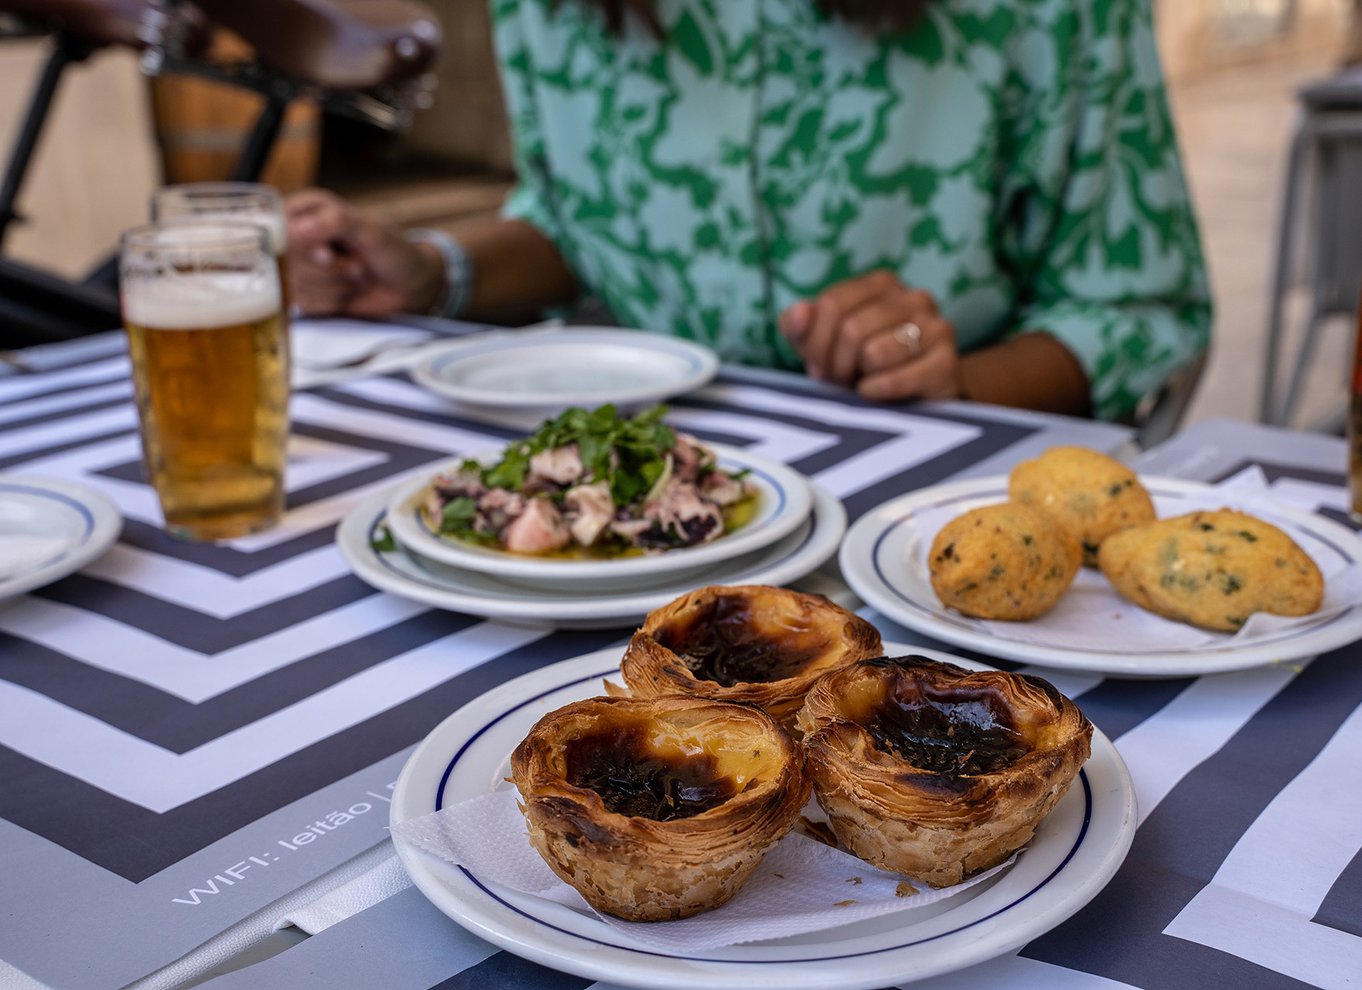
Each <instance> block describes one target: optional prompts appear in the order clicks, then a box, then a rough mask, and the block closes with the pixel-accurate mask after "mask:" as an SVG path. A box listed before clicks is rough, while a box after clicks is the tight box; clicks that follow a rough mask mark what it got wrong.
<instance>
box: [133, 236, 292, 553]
mask: <svg viewBox="0 0 1362 990" xmlns="http://www.w3.org/2000/svg"><path fill="white" fill-rule="evenodd" d="M119 269H120V271H119V274H120V279H121V285H122V289H121V294H122V304H123V322H124V324H125V326H126V328H127V333H128V349H129V352H130V354H131V356H132V367H133V384H134V388H135V391H136V395H137V407H138V413H139V415H140V420H141V431H142V448H143V457H144V460H145V462H146V466H147V472H148V474H149V475H150V478H151V482H152V484H153V485H154V486H155V488H156V493H157V496H158V497H159V499H160V502H161V508H162V511H163V513H164V515H165V522H166V528H167V529H168V530H169V531H170V532H171V533H172V534H174V535H176V536H180V537H183V538H186V539H193V540H222V539H229V538H231V537H236V536H242V535H245V534H247V533H252V532H256V531H258V530H261V529H265V528H267V527H269V526H271V525H273V524H274V523H275V522H277V521H278V519H279V517H280V515H281V514H282V512H283V505H284V485H283V475H284V448H285V442H286V439H287V435H288V397H289V384H288V381H289V379H288V373H289V369H288V347H287V330H286V326H285V322H284V318H283V312H282V309H281V296H280V285H279V271H278V268H277V266H276V264H275V258H274V252H273V247H272V245H271V243H270V241H269V237H268V235H267V234H266V232H265V231H264V230H263V229H262V228H261V227H259V226H255V225H253V224H249V223H235V222H225V221H217V220H198V221H194V220H181V221H175V222H167V223H160V224H150V225H148V226H145V227H139V228H137V229H135V230H132V231H129V232H128V233H126V234H125V235H124V236H123V240H122V245H121V252H120V264H119Z"/></svg>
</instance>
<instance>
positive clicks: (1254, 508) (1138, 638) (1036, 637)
mask: <svg viewBox="0 0 1362 990" xmlns="http://www.w3.org/2000/svg"><path fill="white" fill-rule="evenodd" d="M1154 507H1155V511H1156V512H1157V515H1158V518H1160V519H1166V518H1169V517H1171V516H1177V515H1184V514H1186V513H1188V512H1195V511H1197V510H1199V509H1209V510H1214V509H1221V508H1231V509H1238V510H1240V511H1241V512H1247V513H1249V514H1251V515H1255V516H1258V517H1260V518H1262V519H1264V520H1265V521H1267V522H1270V523H1272V524H1273V525H1275V526H1278V527H1279V528H1281V529H1284V530H1285V531H1286V532H1287V534H1288V535H1290V536H1291V538H1292V539H1294V540H1296V542H1297V543H1299V544H1300V546H1301V549H1302V550H1304V551H1305V552H1306V553H1307V554H1309V555H1310V556H1311V557H1312V558H1313V559H1314V561H1315V563H1316V564H1317V565H1318V566H1319V569H1320V572H1321V573H1322V574H1323V576H1324V602H1323V604H1321V606H1320V607H1319V609H1318V610H1317V611H1315V612H1312V613H1310V614H1309V615H1305V616H1300V617H1291V616H1283V615H1270V614H1268V613H1266V612H1255V613H1254V614H1253V615H1252V616H1251V617H1250V618H1249V621H1248V622H1246V623H1244V626H1243V628H1242V629H1240V630H1239V631H1238V632H1236V633H1234V634H1233V635H1230V634H1227V633H1216V632H1210V631H1208V630H1205V629H1199V628H1197V627H1196V626H1190V625H1187V624H1186V623H1182V622H1175V621H1174V620H1172V619H1166V618H1164V617H1163V616H1160V615H1155V614H1154V613H1153V612H1149V611H1146V610H1145V609H1142V608H1140V607H1139V606H1138V605H1136V604H1134V603H1133V602H1131V601H1129V600H1128V599H1126V598H1123V597H1121V595H1119V594H1117V593H1116V591H1115V589H1113V588H1112V587H1111V585H1110V584H1109V583H1108V582H1107V579H1106V578H1105V577H1103V576H1102V574H1101V572H1100V571H1097V570H1095V569H1094V568H1091V567H1084V568H1081V569H1080V570H1079V572H1078V575H1077V576H1076V577H1075V578H1074V582H1073V584H1072V585H1070V586H1069V589H1068V590H1067V591H1066V592H1065V593H1064V596H1063V597H1062V598H1060V600H1059V603H1058V604H1057V605H1056V606H1055V607H1054V608H1053V609H1051V610H1050V611H1049V612H1047V613H1046V614H1045V615H1042V616H1041V617H1040V618H1038V619H1031V620H1029V621H1027V622H999V621H989V620H985V619H964V617H961V616H956V618H958V619H963V621H968V622H971V623H972V624H974V625H976V626H978V628H980V629H982V630H985V631H987V633H988V634H989V635H990V636H994V637H997V638H998V639H1007V640H1012V641H1013V642H1020V643H1035V644H1037V645H1042V646H1048V647H1057V648H1065V649H1094V650H1100V649H1110V647H1111V645H1112V643H1113V642H1114V641H1119V642H1124V643H1138V644H1139V648H1140V649H1141V650H1144V651H1159V650H1167V651H1177V650H1188V649H1196V648H1200V647H1205V646H1206V645H1208V644H1214V643H1220V642H1225V643H1233V642H1240V641H1248V640H1253V639H1256V638H1258V637H1261V636H1263V635H1265V634H1267V633H1270V632H1275V631H1278V630H1282V629H1290V628H1292V627H1295V626H1300V627H1306V626H1312V625H1316V624H1318V623H1319V622H1320V621H1321V620H1324V619H1327V618H1330V617H1331V616H1334V615H1337V614H1339V613H1341V612H1345V611H1347V610H1348V609H1350V608H1353V607H1355V606H1356V605H1357V603H1358V602H1359V601H1362V567H1359V566H1358V565H1357V564H1354V563H1352V562H1350V561H1349V560H1348V559H1346V558H1344V557H1343V556H1341V555H1340V554H1339V552H1338V551H1337V550H1335V549H1334V548H1333V547H1330V546H1328V545H1326V544H1324V543H1321V542H1320V541H1318V540H1315V539H1312V538H1311V537H1309V536H1308V535H1307V534H1304V533H1301V532H1300V531H1299V530H1297V529H1296V528H1294V527H1292V526H1291V525H1290V524H1289V523H1283V521H1282V519H1281V508H1282V506H1281V504H1280V503H1278V502H1277V501H1276V500H1274V499H1273V497H1272V494H1271V491H1270V489H1269V487H1268V484H1267V481H1266V479H1265V478H1264V477H1263V474H1262V472H1261V471H1260V470H1258V469H1257V468H1253V469H1251V470H1248V471H1245V472H1243V473H1241V474H1239V475H1236V476H1235V477H1233V478H1231V479H1229V480H1227V481H1225V482H1223V483H1222V484H1220V485H1218V486H1216V487H1214V488H1208V489H1207V490H1206V493H1205V494H1204V495H1183V496H1179V497H1177V498H1174V499H1164V498H1160V497H1159V496H1157V495H1155V497H1154ZM1293 508H1294V507H1293ZM961 511H962V510H961V508H960V507H959V506H958V505H953V506H949V507H943V508H936V509H931V510H929V511H927V512H923V513H921V514H920V515H915V516H914V519H913V525H914V528H915V530H916V540H915V541H914V544H913V547H912V554H913V558H914V559H913V560H912V561H910V562H909V565H910V566H912V567H915V568H917V569H918V572H919V573H921V574H926V573H928V564H927V554H928V553H929V551H930V549H931V545H932V540H933V538H934V537H935V536H936V534H937V531H938V530H940V529H941V527H942V526H944V525H945V524H946V523H947V522H949V521H950V520H951V519H953V518H954V517H955V516H957V515H959V514H960V512H961Z"/></svg>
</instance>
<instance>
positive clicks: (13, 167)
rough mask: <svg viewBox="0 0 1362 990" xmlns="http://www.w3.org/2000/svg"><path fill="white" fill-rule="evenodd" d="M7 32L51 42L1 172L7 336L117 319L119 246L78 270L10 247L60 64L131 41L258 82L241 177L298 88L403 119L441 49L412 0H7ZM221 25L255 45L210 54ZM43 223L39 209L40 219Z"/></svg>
mask: <svg viewBox="0 0 1362 990" xmlns="http://www.w3.org/2000/svg"><path fill="white" fill-rule="evenodd" d="M0 19H3V22H2V23H0V28H2V29H3V30H4V31H5V32H6V33H8V34H10V35H16V34H17V35H22V36H35V35H43V36H49V37H50V38H51V51H50V54H49V55H48V58H47V60H46V62H45V64H44V65H43V68H42V70H41V72H40V74H39V77H38V79H37V81H36V83H35V85H34V88H33V91H32V93H31V94H30V96H29V103H28V108H27V111H26V113H25V116H24V118H23V120H22V122H21V124H20V127H19V130H18V133H17V135H16V137H15V140H14V142H13V145H12V147H11V149H10V154H9V160H8V163H7V164H6V167H5V172H4V177H3V180H0V344H3V346H6V347H21V346H27V345H30V344H37V343H44V342H49V341H56V340H66V339H69V338H72V337H77V336H82V335H84V334H88V333H93V332H98V331H102V330H108V329H111V328H112V327H115V326H117V325H118V324H119V312H118V295H117V284H116V282H117V279H116V267H115V265H114V262H113V259H112V257H111V258H110V259H109V260H108V261H106V262H104V263H103V264H101V265H100V266H98V267H97V268H96V269H95V270H94V271H92V272H91V273H90V274H89V275H88V276H87V277H86V278H84V279H82V280H80V281H72V280H69V279H64V278H60V277H58V276H56V275H54V274H52V273H49V272H45V271H42V270H40V269H37V268H35V267H33V266H31V265H25V264H22V263H20V262H17V261H15V260H12V259H8V258H5V257H4V256H3V247H4V238H5V233H6V232H7V230H8V229H9V228H10V227H11V226H12V225H13V224H14V223H15V222H19V221H22V220H25V219H26V218H23V217H21V215H20V214H19V212H18V209H17V206H16V204H17V202H18V199H19V194H20V192H21V190H22V187H23V182H24V179H25V177H26V175H27V174H28V172H29V169H30V166H31V164H32V156H33V151H34V149H35V148H36V146H37V143H38V139H39V137H40V136H41V134H42V129H43V125H44V123H45V122H46V120H47V118H48V115H49V113H50V111H51V108H52V100H53V98H54V96H55V95H56V92H57V88H58V85H59V83H60V81H61V77H62V75H63V73H64V72H65V71H66V70H67V69H68V68H69V67H70V66H71V65H72V64H75V63H78V62H81V61H84V60H85V59H87V58H89V57H90V56H91V55H93V54H94V53H96V52H98V51H100V50H101V49H105V48H110V47H125V48H132V49H134V50H136V51H138V52H140V53H141V64H142V67H143V69H144V70H145V71H146V72H147V73H148V74H150V75H159V74H169V73H178V74H184V75H196V76H201V77H203V78H207V79H212V80H214V81H217V82H221V83H226V84H229V85H231V86H233V87H239V88H241V89H244V90H249V91H251V92H254V93H258V94H260V96H261V97H263V101H262V104H261V109H260V111H259V113H258V115H257V117H256V118H255V121H254V123H253V125H252V126H251V127H250V129H249V131H248V132H247V133H246V134H244V135H243V136H242V141H241V147H240V150H239V152H238V154H237V156H236V161H235V165H234V167H233V169H232V174H231V176H230V178H233V179H238V180H242V181H252V180H255V179H257V178H259V176H260V174H261V171H262V170H263V168H264V166H265V162H266V161H267V159H268V158H269V155H270V152H271V150H272V149H273V147H274V145H275V143H276V141H277V140H278V137H279V132H280V126H281V123H282V121H283V119H284V112H285V110H286V109H287V108H288V106H289V105H290V104H291V103H292V102H293V101H294V100H297V99H299V98H303V97H306V98H309V99H313V100H316V101H317V102H318V103H319V104H320V106H321V107H322V109H323V111H324V112H329V113H336V114H341V115H345V116H349V117H355V118H358V119H361V120H363V121H365V122H367V123H370V124H373V125H375V126H378V127H381V128H385V129H390V130H395V129H400V128H403V127H405V126H406V125H407V123H408V122H409V120H410V115H411V112H412V110H413V109H415V108H417V107H420V106H423V105H425V104H426V103H427V102H428V101H429V100H430V98H431V91H432V89H433V87H434V75H433V73H432V69H433V67H434V65H435V62H436V60H437V59H438V57H439V53H440V48H441V41H442V39H441V34H440V28H439V25H438V22H436V21H435V19H434V18H433V17H432V16H430V14H429V12H428V11H427V9H426V8H425V7H423V6H421V5H420V4H418V3H414V2H412V0H194V2H193V3H189V2H187V0H0ZM215 26H221V27H223V28H227V29H229V30H230V31H232V32H235V33H236V34H237V35H238V36H240V37H241V39H242V40H244V41H245V42H246V44H247V45H249V46H250V51H251V54H250V56H249V57H247V58H243V59H240V60H237V61H232V62H227V63H223V62H219V61H214V60H210V59H208V58H206V57H205V53H206V51H207V48H208V43H209V40H210V38H211V36H212V30H213V28H214V27H215ZM35 222H39V223H40V222H41V218H35Z"/></svg>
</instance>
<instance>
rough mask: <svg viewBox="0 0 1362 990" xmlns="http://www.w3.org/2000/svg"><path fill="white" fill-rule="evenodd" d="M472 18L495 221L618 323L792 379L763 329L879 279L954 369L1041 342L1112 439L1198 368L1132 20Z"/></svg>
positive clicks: (1079, 8) (1110, 10)
mask: <svg viewBox="0 0 1362 990" xmlns="http://www.w3.org/2000/svg"><path fill="white" fill-rule="evenodd" d="M491 9H492V12H493V24H494V32H495V40H496V44H497V48H498V54H499V58H500V60H501V64H502V74H503V82H504V85H505V90H506V97H507V104H508V107H509V111H510V115H511V124H512V133H513V136H514V139H515V146H516V165H517V171H518V178H519V182H518V186H517V189H516V190H515V192H514V193H513V195H512V196H511V198H510V200H509V201H508V203H507V205H506V208H505V212H506V214H507V215H508V216H512V217H519V218H522V219H524V220H527V221H529V222H530V223H533V224H534V225H535V226H537V227H538V228H540V229H541V230H542V231H544V233H546V234H547V235H548V236H549V237H550V238H551V239H552V240H553V241H554V242H555V243H556V244H557V245H558V246H559V248H560V249H561V250H562V251H563V253H564V255H565V256H566V257H567V259H568V261H569V263H570V264H571V265H572V267H573V269H574V270H575V271H576V273H577V274H578V276H579V278H580V280H581V282H582V284H583V285H584V286H586V287H588V288H589V289H590V290H591V291H593V292H594V293H595V294H596V295H598V296H599V297H600V299H601V300H602V302H604V304H605V305H606V306H607V307H609V309H610V310H611V312H612V313H613V314H614V316H615V317H616V319H618V320H619V322H621V323H622V324H625V325H628V326H635V327H641V328H644V329H648V330H652V331H656V332H664V333H672V334H677V335H680V336H684V337H689V338H693V339H696V340H701V341H704V342H706V343H708V344H710V345H711V346H713V347H714V348H715V350H717V351H718V352H719V354H720V355H721V356H722V357H723V358H724V359H725V360H728V361H735V362H742V363H747V364H755V365H764V366H769V367H778V368H798V367H800V364H799V359H798V357H797V356H796V354H795V352H794V350H793V349H792V348H791V347H790V346H789V345H788V344H787V343H786V342H785V341H784V340H783V339H782V337H781V335H780V333H779V332H778V331H777V329H776V320H777V317H778V315H779V314H780V312H781V311H782V310H783V309H784V308H785V307H786V306H788V305H790V304H791V303H793V302H796V301H797V300H800V299H805V298H809V297H811V296H813V295H815V294H816V293H818V292H819V291H820V290H822V289H824V288H826V287H827V286H829V285H832V284H833V283H835V282H838V281H840V280H843V279H846V278H850V277H853V276H856V275H860V274H864V273H866V272H868V271H871V270H873V269H876V268H888V269H890V270H892V271H894V272H895V273H897V274H898V276H899V277H900V279H901V280H902V281H903V282H904V283H905V284H908V285H911V286H917V287H921V288H923V289H926V290H928V291H930V292H931V293H932V294H933V295H934V296H935V297H936V298H937V300H938V302H939V303H940V305H941V308H942V311H943V313H944V314H945V315H946V317H947V318H949V319H950V320H951V321H952V322H953V323H954V324H955V327H956V331H957V335H958V342H959V344H960V347H961V350H964V351H967V350H970V349H972V348H976V347H979V346H981V345H984V344H987V343H989V342H990V341H995V340H998V339H1000V338H1002V337H1005V336H1007V335H1009V334H1013V333H1018V332H1021V331H1023V330H1044V331H1048V332H1050V333H1053V334H1055V335H1056V336H1057V337H1059V338H1060V339H1061V340H1062V341H1063V342H1064V343H1065V344H1067V345H1068V347H1069V348H1070V349H1071V350H1072V351H1073V352H1074V354H1076V355H1077V356H1078V358H1079V360H1080V361H1081V362H1082V364H1083V367H1084V368H1085V369H1086V371H1087V373H1088V376H1089V378H1090V380H1091V382H1092V388H1093V407H1094V411H1095V412H1096V414H1097V415H1099V416H1102V417H1107V418H1114V417H1118V416H1121V415H1124V414H1126V413H1128V412H1129V411H1130V410H1131V409H1132V408H1133V407H1134V406H1135V404H1136V403H1137V402H1138V400H1139V398H1140V397H1141V396H1142V395H1144V394H1145V393H1147V392H1150V391H1152V390H1154V389H1155V388H1157V387H1158V386H1159V385H1160V384H1161V383H1162V382H1163V381H1164V380H1165V379H1166V377H1167V376H1168V375H1169V373H1170V372H1171V371H1173V370H1174V369H1175V368H1177V367H1179V366H1180V365H1182V364H1184V363H1186V362H1187V361H1188V360H1189V359H1191V358H1192V357H1194V356H1195V355H1197V354H1199V353H1200V352H1201V351H1203V350H1204V349H1205V348H1206V346H1207V342H1208V338H1209V333H1210V301H1209V292H1208V288H1207V282H1206V275H1205V269H1204V264H1203V260H1202V255H1201V247H1200V243H1199V239H1198V235H1197V229H1196V223H1195V220H1194V218H1193V215H1192V211H1191V207H1190V204H1189V202H1188V195H1187V188H1186V184H1185V182H1184V179H1183V175H1182V170H1181V166H1180V163H1179V160H1178V154H1177V145H1176V141H1175V138H1174V133H1173V129H1172V125H1171V121H1170V118H1169V113H1168V107H1167V101H1166V96H1165V92H1164V86H1163V79H1162V74H1161V71H1160V68H1159V62H1158V56H1157V53H1156V50H1155V45H1154V38H1153V33H1152V29H1151V21H1150V12H1149V4H1148V0H1013V2H1006V0H936V2H935V3H933V4H931V6H930V7H929V13H928V15H927V17H926V18H925V20H924V21H923V22H922V23H921V25H920V26H919V27H918V28H916V29H915V30H914V31H912V32H911V33H910V34H909V35H908V36H907V37H902V38H894V39H891V38H885V37H874V36H872V34H871V33H870V32H868V31H867V30H865V29H864V28H861V27H858V26H856V25H850V24H847V23H845V22H843V21H841V20H838V19H836V18H826V17H824V16H822V15H821V14H820V13H819V11H818V9H817V7H816V6H815V4H814V3H813V2H812V0H658V2H657V12H658V15H659V19H660V20H661V22H662V24H663V26H664V28H665V37H664V38H663V39H662V40H658V39H656V38H654V37H653V36H652V35H651V34H650V33H649V32H647V31H646V30H645V29H644V28H643V27H642V26H641V25H639V24H632V25H631V27H630V28H629V29H628V30H627V31H626V32H625V33H624V35H623V36H622V37H615V36H613V35H611V34H609V33H607V32H606V30H605V28H604V24H603V19H602V18H601V16H600V15H599V13H598V12H597V11H595V10H594V9H592V8H590V7H589V6H588V5H585V4H582V3H578V2H574V0H559V2H558V3H556V4H555V3H554V2H553V0H491Z"/></svg>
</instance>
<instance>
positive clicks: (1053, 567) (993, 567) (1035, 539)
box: [927, 502, 1082, 620]
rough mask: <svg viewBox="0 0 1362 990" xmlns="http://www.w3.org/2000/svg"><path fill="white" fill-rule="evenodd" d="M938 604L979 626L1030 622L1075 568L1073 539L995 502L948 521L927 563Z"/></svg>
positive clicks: (1025, 511)
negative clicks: (980, 623)
mask: <svg viewBox="0 0 1362 990" xmlns="http://www.w3.org/2000/svg"><path fill="white" fill-rule="evenodd" d="M927 561H928V570H929V571H930V573H931V580H932V588H933V590H935V591H936V594H937V597H938V598H940V599H941V601H942V603H943V604H945V605H948V606H949V607H951V608H953V609H956V610H957V611H960V612H963V613H964V614H965V615H972V616H975V617H976V618H980V619H1009V620H1024V619H1034V618H1036V617H1037V616H1040V615H1044V614H1045V613H1046V612H1048V611H1049V610H1050V609H1051V608H1053V607H1054V604H1055V602H1057V601H1059V598H1060V596H1061V595H1063V594H1064V592H1065V590H1066V589H1067V588H1068V587H1069V584H1070V582H1072V581H1073V579H1074V575H1075V574H1077V573H1078V568H1079V567H1080V566H1081V561H1082V552H1081V551H1080V550H1079V546H1078V539H1077V538H1076V537H1075V536H1074V535H1073V534H1072V533H1069V532H1068V531H1067V530H1064V529H1061V528H1060V527H1058V526H1056V525H1054V523H1053V522H1051V520H1050V518H1049V517H1048V516H1046V515H1044V514H1043V513H1041V512H1040V511H1038V510H1036V509H1033V508H1032V507H1030V506H1028V505H1021V504H1019V503H1017V502H1001V503H998V504H997V505H985V506H981V507H980V508H977V509H971V510H970V511H968V512H966V513H964V514H963V515H960V516H957V517H956V518H955V519H952V520H951V521H950V522H948V523H947V524H946V525H945V526H943V527H941V531H940V532H938V533H937V534H936V539H934V540H933V541H932V548H931V552H930V554H929V555H928V558H927Z"/></svg>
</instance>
